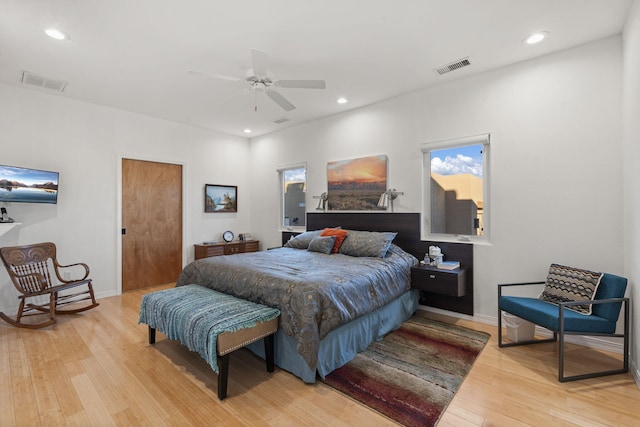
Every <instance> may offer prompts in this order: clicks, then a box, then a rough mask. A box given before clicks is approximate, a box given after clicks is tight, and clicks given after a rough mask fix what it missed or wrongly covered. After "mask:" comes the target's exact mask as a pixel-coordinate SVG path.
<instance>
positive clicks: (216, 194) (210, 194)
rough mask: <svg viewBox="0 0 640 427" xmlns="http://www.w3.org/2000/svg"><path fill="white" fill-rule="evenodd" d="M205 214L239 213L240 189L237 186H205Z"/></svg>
mask: <svg viewBox="0 0 640 427" xmlns="http://www.w3.org/2000/svg"><path fill="white" fill-rule="evenodd" d="M204 211H205V212H238V187H237V186H235V185H214V184H205V185H204Z"/></svg>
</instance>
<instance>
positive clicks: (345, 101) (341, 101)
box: [336, 97, 349, 104]
mask: <svg viewBox="0 0 640 427" xmlns="http://www.w3.org/2000/svg"><path fill="white" fill-rule="evenodd" d="M336 102H337V103H338V104H346V103H347V102H349V100H348V99H347V98H345V97H340V98H338V99H337V100H336Z"/></svg>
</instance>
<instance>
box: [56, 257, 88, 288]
mask: <svg viewBox="0 0 640 427" xmlns="http://www.w3.org/2000/svg"><path fill="white" fill-rule="evenodd" d="M77 266H82V267H84V276H82V277H80V278H78V279H70V280H67V279H64V278H62V277H60V276H61V275H60V274H58V269H59V268H69V267H77ZM56 267H57V268H56V276H58V280H60V281H61V282H62V283H71V282H78V281H81V280H85V279H86V278H87V277H89V266H88V265H87V264H85V263H84V262H77V263H75V264H69V265H61V264H56Z"/></svg>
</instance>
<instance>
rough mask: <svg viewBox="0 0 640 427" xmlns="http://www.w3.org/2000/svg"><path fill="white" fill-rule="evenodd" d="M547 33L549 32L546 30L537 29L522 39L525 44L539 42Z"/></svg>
mask: <svg viewBox="0 0 640 427" xmlns="http://www.w3.org/2000/svg"><path fill="white" fill-rule="evenodd" d="M548 35H549V33H548V32H547V31H539V32H537V33H533V34H531V35H529V36H527V38H526V39H524V40H523V42H524V43H525V44H536V43H540V42H541V41H542V40H544V39H545V38H547V36H548Z"/></svg>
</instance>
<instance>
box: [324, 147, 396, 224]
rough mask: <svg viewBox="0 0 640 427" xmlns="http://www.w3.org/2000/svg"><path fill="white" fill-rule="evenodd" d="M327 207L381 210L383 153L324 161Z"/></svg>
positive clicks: (384, 184) (384, 181)
mask: <svg viewBox="0 0 640 427" xmlns="http://www.w3.org/2000/svg"><path fill="white" fill-rule="evenodd" d="M327 181H328V182H327V189H328V196H329V210H337V211H347V210H349V211H352V210H353V211H363V210H381V209H385V208H379V207H378V200H379V199H380V195H381V194H382V193H384V192H385V191H387V156H385V155H380V156H369V157H360V158H358V159H351V160H342V161H337V162H329V163H327Z"/></svg>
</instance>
